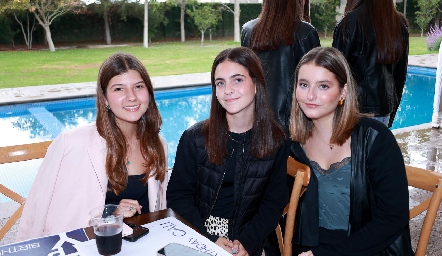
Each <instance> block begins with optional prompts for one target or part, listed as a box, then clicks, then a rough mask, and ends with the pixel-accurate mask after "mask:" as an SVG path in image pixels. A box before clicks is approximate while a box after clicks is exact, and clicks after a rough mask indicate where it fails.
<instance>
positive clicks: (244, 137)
mask: <svg viewBox="0 0 442 256" xmlns="http://www.w3.org/2000/svg"><path fill="white" fill-rule="evenodd" d="M241 135H242V136H243V141H242V142H240V141H237V140H235V139H234V138H232V136H230V133H229V132H228V133H227V136H228V137H229V139H231V140H232V141H234V142H236V143H238V144H240V145H242V152H243V153H244V144H245V140H246V134H245V133H241ZM233 152H235V148H234V149H233ZM233 152H232V154H233Z"/></svg>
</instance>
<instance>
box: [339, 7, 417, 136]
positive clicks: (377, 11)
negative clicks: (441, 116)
mask: <svg viewBox="0 0 442 256" xmlns="http://www.w3.org/2000/svg"><path fill="white" fill-rule="evenodd" d="M408 37H409V33H408V23H407V20H406V18H405V17H404V16H403V15H402V14H401V13H399V12H398V11H397V10H396V8H395V6H394V3H393V0H351V1H350V0H349V1H347V5H346V7H345V16H344V18H343V19H342V20H341V21H340V22H339V23H338V25H337V26H336V27H335V31H334V35H333V47H335V48H337V49H339V50H340V51H341V52H342V53H343V54H344V56H345V58H346V59H347V61H348V63H349V64H350V67H351V69H352V71H353V75H354V77H355V79H356V82H357V89H356V91H357V93H358V100H359V110H360V111H361V112H362V113H370V114H373V115H374V117H373V118H374V119H377V120H379V121H381V122H383V123H384V124H385V125H387V126H388V127H391V125H392V124H393V120H394V117H395V115H396V112H397V109H398V108H399V104H400V102H401V98H402V92H403V90H404V85H405V79H406V76H407V63H408Z"/></svg>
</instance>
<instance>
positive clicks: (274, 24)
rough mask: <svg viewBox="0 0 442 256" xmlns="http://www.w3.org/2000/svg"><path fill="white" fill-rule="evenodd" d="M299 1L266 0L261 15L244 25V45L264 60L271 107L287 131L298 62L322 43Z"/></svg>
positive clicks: (263, 64) (242, 43)
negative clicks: (307, 19)
mask: <svg viewBox="0 0 442 256" xmlns="http://www.w3.org/2000/svg"><path fill="white" fill-rule="evenodd" d="M299 2H300V1H298V0H272V1H264V2H263V5H262V10H261V13H260V14H259V17H258V18H257V19H254V20H251V21H249V22H247V23H246V24H244V26H243V29H242V36H241V46H245V47H248V48H250V49H252V50H253V51H254V52H255V53H256V55H258V57H259V59H260V60H261V66H262V68H263V70H264V76H265V79H266V83H267V92H268V95H269V102H270V106H271V107H272V110H273V112H274V113H275V118H276V121H278V122H279V123H280V124H281V125H282V126H283V128H285V129H286V131H287V132H288V125H289V122H288V121H289V118H290V109H291V106H292V94H293V73H294V72H295V68H296V65H298V62H299V60H300V59H301V58H302V56H304V54H306V53H307V52H308V51H310V50H311V49H313V48H315V47H317V46H320V41H319V36H318V32H317V31H316V29H315V28H314V27H313V26H312V25H311V24H310V23H307V22H305V21H302V20H301V16H302V7H301V6H300V3H299Z"/></svg>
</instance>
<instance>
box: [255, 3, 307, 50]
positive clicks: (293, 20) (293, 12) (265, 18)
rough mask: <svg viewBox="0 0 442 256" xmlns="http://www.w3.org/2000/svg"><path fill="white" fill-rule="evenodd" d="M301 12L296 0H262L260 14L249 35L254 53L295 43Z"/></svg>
mask: <svg viewBox="0 0 442 256" xmlns="http://www.w3.org/2000/svg"><path fill="white" fill-rule="evenodd" d="M301 15H302V10H301V8H300V4H299V1H297V0H264V2H263V4H262V9H261V13H260V14H259V17H258V20H257V21H256V24H255V26H254V27H253V29H252V32H251V34H250V47H251V49H252V50H254V51H270V50H273V49H276V48H278V47H279V46H281V45H283V44H285V45H291V44H293V43H294V42H295V38H294V36H293V34H294V33H295V32H296V31H297V30H298V27H299V23H300V20H301Z"/></svg>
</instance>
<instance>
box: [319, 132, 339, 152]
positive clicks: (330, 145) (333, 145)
mask: <svg viewBox="0 0 442 256" xmlns="http://www.w3.org/2000/svg"><path fill="white" fill-rule="evenodd" d="M316 136H317V137H318V138H319V139H320V140H321V141H322V142H324V143H325V144H326V145H327V146H329V147H330V150H333V148H334V147H335V144H329V143H327V142H325V141H324V140H323V139H321V137H319V135H318V134H316Z"/></svg>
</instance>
